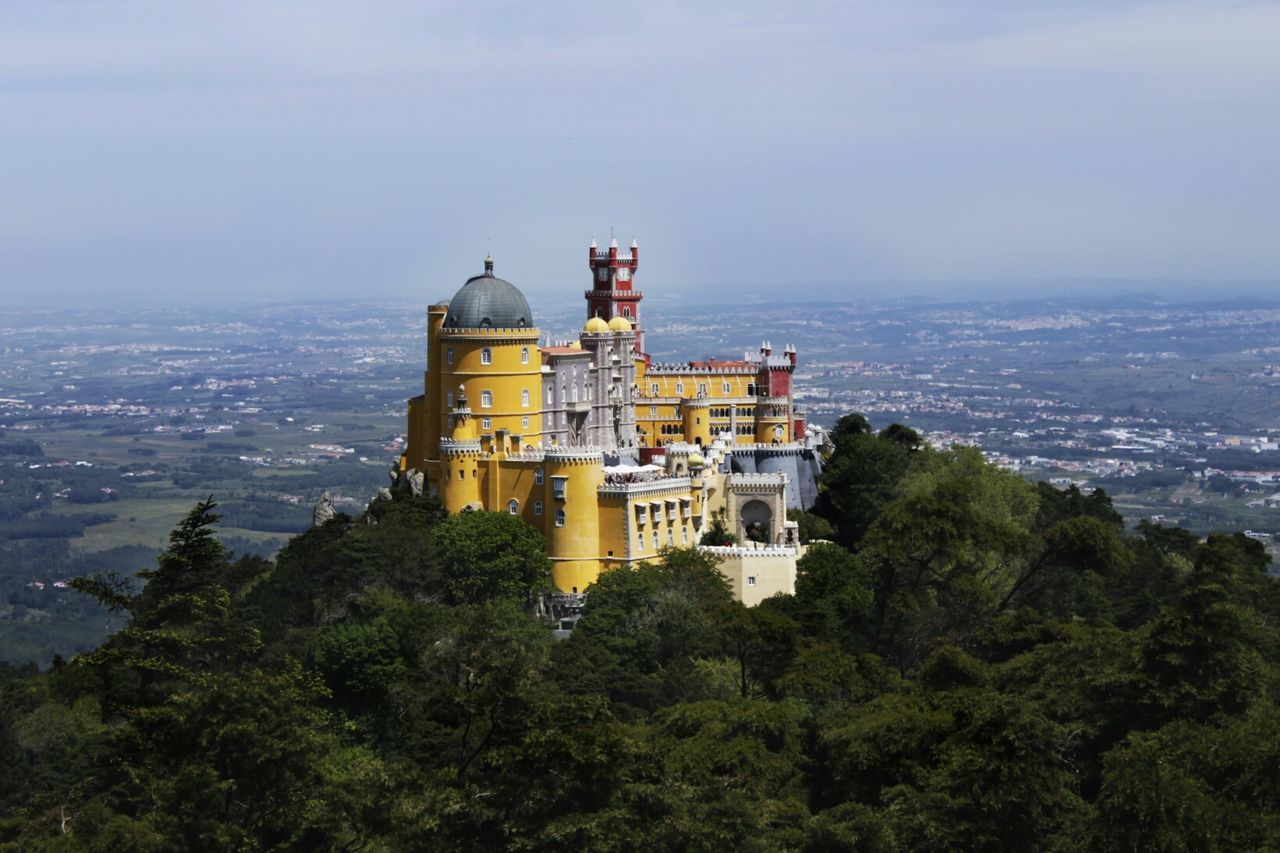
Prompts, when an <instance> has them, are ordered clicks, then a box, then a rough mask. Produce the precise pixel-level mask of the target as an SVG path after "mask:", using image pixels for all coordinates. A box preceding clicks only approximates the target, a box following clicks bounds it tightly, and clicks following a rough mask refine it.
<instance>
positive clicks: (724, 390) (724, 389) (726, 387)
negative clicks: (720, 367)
mask: <svg viewBox="0 0 1280 853" xmlns="http://www.w3.org/2000/svg"><path fill="white" fill-rule="evenodd" d="M730 390H731V389H730V388H729V383H728V382H726V383H724V384H723V385H721V386H720V391H721V392H722V393H724V394H728V393H729V391H730Z"/></svg>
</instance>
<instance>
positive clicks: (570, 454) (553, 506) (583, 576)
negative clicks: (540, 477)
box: [543, 447, 604, 592]
mask: <svg viewBox="0 0 1280 853" xmlns="http://www.w3.org/2000/svg"><path fill="white" fill-rule="evenodd" d="M543 467H544V469H545V470H546V483H545V484H544V485H545V489H546V492H545V494H546V505H547V507H548V508H549V512H550V514H551V523H550V525H549V526H548V528H547V529H548V530H549V535H548V537H547V551H548V553H549V554H550V556H551V578H552V581H553V582H554V583H555V585H556V588H558V589H559V590H561V591H562V592H572V591H574V590H577V591H578V592H582V591H583V590H585V589H586V588H587V586H588V585H589V584H591V583H592V582H594V581H595V579H596V578H597V577H598V576H599V575H600V514H599V512H600V510H599V503H598V497H599V496H598V494H597V492H596V490H597V489H599V488H600V486H601V485H602V484H603V483H604V457H603V456H602V455H601V453H600V451H598V450H591V449H588V448H582V447H578V448H574V447H565V448H557V449H555V450H550V451H548V452H547V454H546V457H545V460H544V461H543Z"/></svg>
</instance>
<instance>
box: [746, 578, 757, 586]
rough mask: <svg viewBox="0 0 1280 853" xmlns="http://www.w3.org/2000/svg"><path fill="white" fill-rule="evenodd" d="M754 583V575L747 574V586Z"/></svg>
mask: <svg viewBox="0 0 1280 853" xmlns="http://www.w3.org/2000/svg"><path fill="white" fill-rule="evenodd" d="M755 585H756V576H755V575H747V586H755Z"/></svg>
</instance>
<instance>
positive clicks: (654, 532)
mask: <svg viewBox="0 0 1280 853" xmlns="http://www.w3.org/2000/svg"><path fill="white" fill-rule="evenodd" d="M660 547H662V546H660V545H659V544H658V531H656V530H655V531H653V550H655V551H656V550H658V548H660Z"/></svg>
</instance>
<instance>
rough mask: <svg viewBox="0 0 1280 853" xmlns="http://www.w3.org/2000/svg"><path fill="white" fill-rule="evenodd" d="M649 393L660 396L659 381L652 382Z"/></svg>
mask: <svg viewBox="0 0 1280 853" xmlns="http://www.w3.org/2000/svg"><path fill="white" fill-rule="evenodd" d="M649 393H650V394H652V395H653V396H655V397H656V396H658V383H657V382H654V383H651V384H650V385H649Z"/></svg>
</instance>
